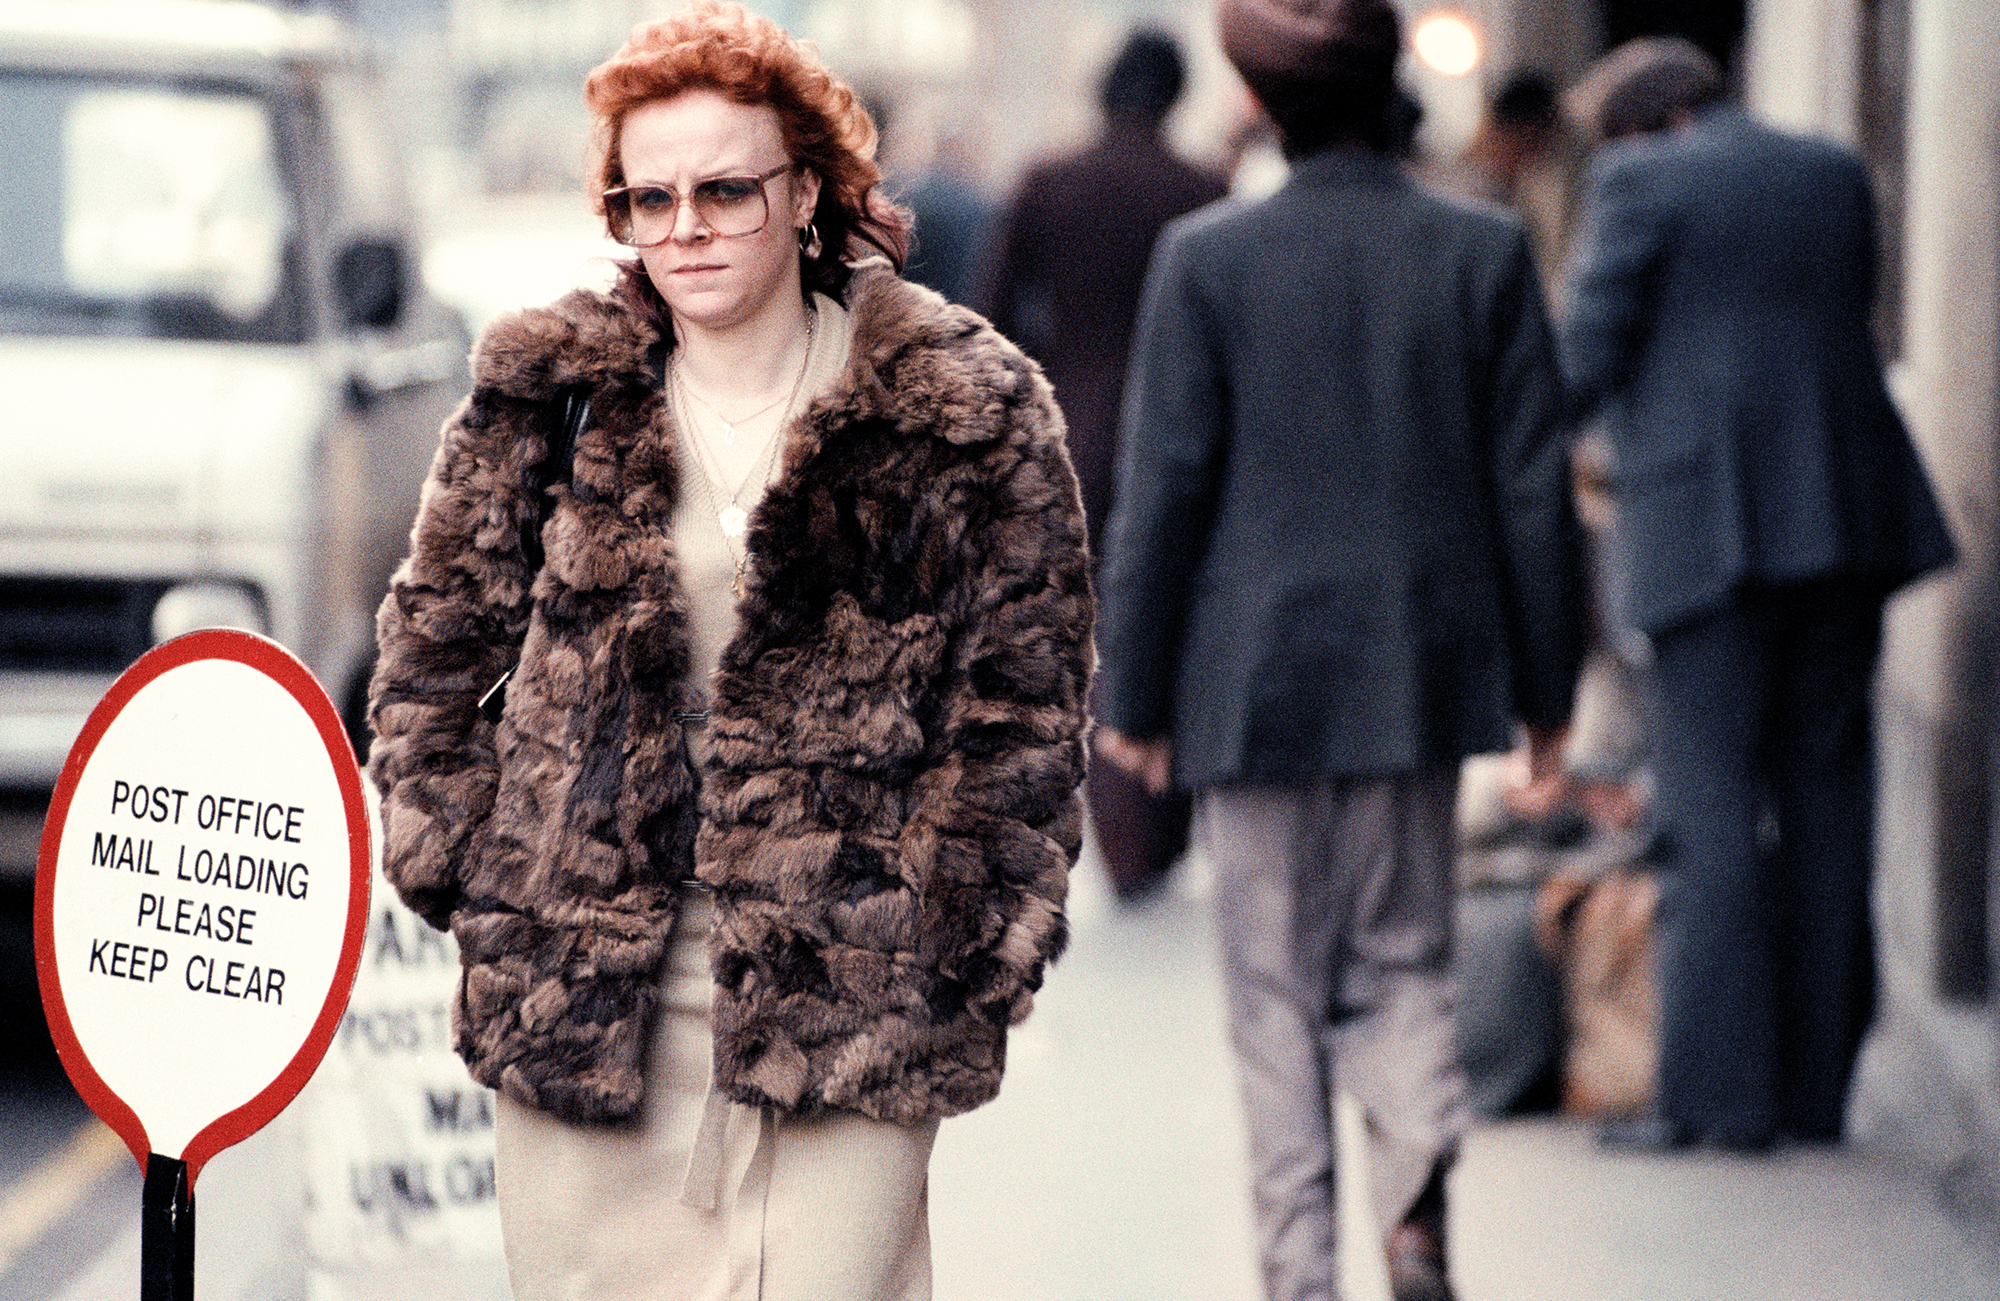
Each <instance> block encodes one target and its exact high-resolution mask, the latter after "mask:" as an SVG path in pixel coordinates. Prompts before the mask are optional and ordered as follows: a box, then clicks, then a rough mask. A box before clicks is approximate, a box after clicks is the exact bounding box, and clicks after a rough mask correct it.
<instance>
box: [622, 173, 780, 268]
mask: <svg viewBox="0 0 2000 1301" xmlns="http://www.w3.org/2000/svg"><path fill="white" fill-rule="evenodd" d="M798 166H799V164H798V162H797V161H796V160H791V161H787V162H782V163H779V164H778V165H777V166H776V167H773V168H772V169H771V170H770V171H768V172H765V173H763V174H762V175H757V174H754V173H742V174H732V175H729V176H710V177H708V178H706V179H704V180H699V181H696V182H695V183H694V184H693V185H692V186H690V187H688V193H687V194H685V195H682V194H677V193H675V191H674V187H673V186H671V185H619V186H615V187H613V188H612V189H609V190H606V191H604V193H603V194H601V195H599V196H598V197H599V198H600V199H602V200H603V202H604V205H605V218H604V219H605V223H606V224H607V225H608V226H614V227H615V225H616V223H615V222H613V221H612V219H611V203H612V201H613V200H614V199H616V198H619V197H622V196H626V195H630V194H633V193H635V192H636V191H639V190H661V191H664V192H665V193H667V194H669V195H672V196H673V200H674V215H673V217H672V218H671V219H670V220H669V221H668V223H667V233H666V234H665V235H663V236H661V237H660V238H659V239H656V240H654V241H653V242H652V243H650V244H640V243H636V242H634V241H631V240H623V239H618V232H617V231H616V230H615V229H613V230H612V231H611V232H610V234H611V238H612V239H614V240H617V242H618V243H620V244H623V245H624V246H625V247H626V248H658V247H659V246H660V245H662V244H665V243H666V242H668V241H669V240H671V239H672V238H673V237H674V226H675V225H677V224H679V222H680V219H681V207H682V205H686V207H687V210H688V211H689V212H691V213H693V214H694V219H695V221H697V222H699V223H700V225H701V228H702V229H703V230H706V231H707V232H708V233H709V235H710V236H711V237H713V238H715V239H748V238H749V237H750V236H752V235H756V234H761V233H762V232H763V230H764V228H765V227H767V226H769V225H770V224H771V194H770V191H768V190H766V189H765V188H764V187H765V186H767V185H769V184H770V183H771V182H772V181H774V180H776V179H777V178H778V177H779V176H782V175H783V174H784V173H786V172H790V171H796V170H798ZM718 181H755V182H756V183H757V193H758V194H759V195H760V196H762V198H763V200H764V220H762V221H760V222H758V223H757V225H756V226H755V227H754V228H753V229H750V230H739V231H734V232H731V233H729V234H726V235H725V234H724V233H723V232H721V231H719V230H717V229H716V228H715V227H714V226H713V225H712V224H711V223H710V222H709V220H708V218H707V217H704V216H703V215H702V213H701V210H700V209H699V208H697V207H695V206H694V191H696V190H699V189H700V188H701V187H702V186H704V185H714V184H715V183H717V182H718ZM626 225H627V229H630V228H631V227H632V225H633V223H632V222H631V220H630V218H629V217H628V219H627V223H626Z"/></svg>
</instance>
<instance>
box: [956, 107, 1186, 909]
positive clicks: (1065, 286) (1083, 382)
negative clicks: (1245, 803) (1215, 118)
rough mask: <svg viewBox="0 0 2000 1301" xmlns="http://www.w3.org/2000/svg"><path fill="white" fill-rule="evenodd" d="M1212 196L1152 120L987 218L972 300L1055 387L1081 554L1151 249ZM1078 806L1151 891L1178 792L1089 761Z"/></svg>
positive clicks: (1115, 876) (1179, 815)
mask: <svg viewBox="0 0 2000 1301" xmlns="http://www.w3.org/2000/svg"><path fill="white" fill-rule="evenodd" d="M1223 194H1224V189H1223V185H1222V182H1221V181H1220V180H1219V179H1217V178H1216V177H1213V176H1211V175H1209V174H1208V173H1206V172H1203V171H1199V170H1197V169H1196V168H1193V167H1190V166H1189V165H1188V164H1186V163H1184V162H1182V161H1181V160H1180V159H1178V158H1176V157H1174V155H1173V154H1172V153H1170V152H1168V150H1167V148H1166V146H1164V145H1163V144H1161V142H1160V139H1159V136H1158V133H1157V132H1156V131H1155V130H1154V127H1153V124H1152V123H1150V122H1148V121H1145V120H1142V119H1137V118H1114V119H1112V120H1111V121H1110V122H1109V123H1108V124H1107V126H1106V128H1105V131H1104V134H1103V135H1102V136H1101V137H1100V138H1099V139H1098V140H1097V141H1096V142H1095V143H1094V144H1092V145H1091V146H1090V147H1089V148H1088V149H1085V150H1082V151H1081V152H1078V153H1074V154H1068V155H1065V156H1062V157H1059V158H1054V159H1051V160H1049V161H1047V162H1044V163H1041V164H1040V165H1038V166H1036V167H1034V168H1031V169H1030V170H1029V172H1028V174H1027V176H1026V177H1025V178H1023V180H1022V182H1021V185H1020V187H1019V189H1018V190H1017V191H1016V193H1015V196H1014V198H1013V201H1012V202H1011V203H1010V204H1009V205H1008V207H1007V210H1006V212H1005V213H1004V215H1003V216H1002V218H1001V220H1000V223H999V228H998V234H997V237H996V239H995V244H994V250H993V253H992V256H991V259H990V261H989V263H988V266H987V268H986V272H985V276H984V280H983V283H982V286H981V288H980V290H979V291H978V292H977V293H976V294H975V295H974V298H973V302H974V305H975V306H977V307H978V308H979V309H980V310H981V311H983V312H985V313H986V315H987V316H988V317H990V318H991V319H992V321H993V323H994V324H995V325H996V326H998V327H999V329H1000V331H1001V333H1003V334H1005V335H1007V336H1008V337H1009V338H1011V339H1013V340H1014V341H1015V342H1017V343H1019V344H1020V345H1021V346H1022V347H1023V348H1024V349H1025V350H1026V351H1027V352H1028V354H1029V355H1030V356H1032V357H1034V358H1035V360H1037V361H1039V362H1041V364H1042V366H1043V368H1044V369H1045V370H1046V371H1047V373H1048V377H1049V382H1050V383H1051V384H1053V385H1054V386H1055V391H1056V401H1057V402H1059V403H1061V405H1062V409H1063V419H1064V422H1065V423H1066V425H1067V427H1068V440H1069V453H1070V460H1071V462H1072V463H1073V464H1074V465H1075V466H1076V474H1077V481H1078V485H1079V487H1080V488H1081V489H1082V492H1083V507H1084V518H1085V521H1086V523H1087V525H1088V527H1089V529H1090V541H1091V548H1092V554H1098V553H1099V551H1098V549H1099V548H1100V547H1101V546H1102V543H1103V534H1104V521H1105V518H1106V517H1107V516H1108V514H1109V513H1110V510H1111V494H1112V474H1113V467H1114V465H1115V463H1116V459H1117V451H1118V410H1119V404H1120V401H1121V399H1122V397H1123V395H1124V390H1125V367H1126V361H1127V357H1128V354H1129V353H1130V351H1131V346H1132V322H1133V318H1134V317H1135V316H1136V315H1137V314H1138V311H1139V295H1140V293H1141V291H1142V290H1143V288H1144V286H1145V279H1146V264H1147V260H1148V259H1149V258H1150V257H1151V256H1152V252H1153V242H1154V241H1155V240H1156V239H1157V238H1158V237H1159V234H1160V230H1161V228H1162V227H1164V226H1165V225H1166V224H1167V223H1168V222H1169V221H1171V220H1173V219H1174V218H1175V217H1178V216H1181V215H1182V214H1184V213H1188V212H1192V211H1193V210H1195V209H1196V208H1199V207H1201V206H1202V205H1203V204H1206V203H1211V202H1213V201H1215V200H1216V199H1219V198H1221V197H1222V196H1223ZM1089 798H1090V811H1091V820H1092V822H1093V824H1094V825H1095V827H1096V830H1097V843H1098V848H1099V850H1100V852H1101V853H1102V855H1103V858H1104V862H1105V867H1106V869H1107V870H1108V871H1109V873H1110V876H1111V880H1112V884H1113V886H1114V887H1115V888H1116V889H1117V890H1118V891H1119V893H1120V894H1127V895H1129V894H1136V893H1138V892H1141V891H1143V890H1145V889H1146V888H1148V887H1149V886H1151V885H1152V884H1153V883H1154V882H1156V881H1157V880H1159V878H1160V877H1161V876H1162V875H1163V874H1164V873H1165V872H1166V871H1167V869H1168V868H1170V867H1172V866H1173V863H1174V860H1175V859H1177V858H1178V857H1179V856H1180V853H1181V851H1182V849H1183V848H1185V847H1186V844H1187V822H1188V802H1187V797H1186V796H1185V795H1184V794H1173V795H1167V796H1164V797H1157V798H1156V797H1153V796H1149V795H1148V794H1147V793H1146V790H1145V788H1144V787H1143V786H1141V785H1140V784H1139V782H1138V780H1137V779H1136V778H1134V777H1132V776H1131V775H1130V774H1128V773H1125V772H1122V771H1120V770H1119V769H1118V768H1116V767H1113V766H1112V765H1110V764H1093V765H1092V766H1091V769H1090V777H1089Z"/></svg>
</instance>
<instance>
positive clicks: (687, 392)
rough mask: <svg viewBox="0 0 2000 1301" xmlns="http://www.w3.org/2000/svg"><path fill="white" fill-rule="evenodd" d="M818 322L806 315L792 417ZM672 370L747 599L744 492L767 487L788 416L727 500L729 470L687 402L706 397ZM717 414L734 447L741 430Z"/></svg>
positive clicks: (678, 403)
mask: <svg viewBox="0 0 2000 1301" xmlns="http://www.w3.org/2000/svg"><path fill="white" fill-rule="evenodd" d="M818 324H819V311H818V309H816V308H813V309H809V310H808V311H807V313H806V355H805V357H804V358H803V359H802V360H801V361H800V362H799V373H798V375H797V376H796V377H794V378H793V380H792V389H791V392H790V393H788V394H787V395H786V396H785V397H784V398H783V399H781V400H782V401H783V402H784V403H785V411H786V413H787V414H789V413H790V411H791V409H792V406H793V405H794V404H795V403H797V402H798V399H799V390H800V389H801V388H803V387H804V386H805V381H806V371H807V370H809V369H811V367H812V351H813V338H814V335H815V334H816V332H817V326H818ZM669 369H670V371H671V375H670V386H669V387H670V393H671V395H672V401H673V404H674V414H675V416H676V417H677V418H678V423H679V424H680V426H681V428H682V429H684V430H686V431H687V441H688V442H689V443H690V444H692V445H693V447H694V452H695V458H696V460H698V461H699V462H700V463H701V464H700V465H699V467H698V469H699V471H700V474H699V478H700V483H701V494H702V496H703V497H704V498H706V499H707V501H708V506H709V511H710V513H711V515H712V516H713V518H714V520H715V524H716V528H717V529H718V530H719V531H720V532H721V534H722V545H723V550H724V551H725V552H726V553H727V554H728V556H729V558H730V560H731V561H732V562H734V565H735V568H736V579H735V581H734V582H733V583H731V584H730V590H731V591H733V592H734V593H735V594H736V596H737V599H739V600H741V599H742V597H743V595H744V592H745V590H746V589H745V578H746V574H745V571H746V570H747V569H748V568H749V564H750V549H749V547H748V546H747V545H746V546H744V547H743V548H742V550H741V551H739V550H738V549H737V545H738V543H740V542H742V540H743V536H744V534H745V533H747V532H749V529H750V512H749V511H748V510H746V509H744V507H743V504H742V500H741V499H742V496H743V492H744V489H746V488H748V487H750V485H752V484H756V485H758V487H759V488H761V487H762V486H763V485H764V484H765V483H766V482H768V481H769V480H770V477H771V466H772V463H773V462H774V461H775V460H776V459H777V449H778V445H779V443H780V442H782V441H783V440H782V438H781V437H780V435H781V434H782V432H783V430H784V426H785V421H784V418H783V417H780V418H779V420H778V427H777V428H775V429H773V430H772V431H771V433H770V435H769V437H768V438H766V439H765V442H764V450H763V451H762V452H761V453H759V455H758V457H757V459H756V461H755V462H754V463H753V464H752V465H751V467H750V469H749V472H748V473H746V474H745V475H744V476H743V480H742V482H740V483H738V484H737V485H736V488H735V491H733V492H730V494H729V498H728V500H727V501H724V500H722V499H721V498H720V497H719V496H718V494H719V493H720V492H722V491H723V490H725V489H727V488H728V486H729V483H728V480H729V476H728V472H727V471H726V470H724V469H723V466H722V458H721V457H719V456H717V455H716V452H715V449H714V448H713V447H711V446H710V445H709V443H708V440H707V437H706V436H705V435H704V434H703V432H702V429H701V426H700V424H699V422H697V421H696V420H695V419H694V418H693V415H692V413H691V412H690V411H689V410H688V407H687V404H686V403H685V402H684V401H683V400H682V399H683V398H684V397H686V398H694V399H695V401H697V402H699V401H701V399H700V398H698V397H695V393H694V390H692V389H690V388H689V387H688V386H687V382H686V381H685V380H683V379H682V378H681V374H680V367H679V366H678V365H670V368H669ZM703 405H704V406H706V405H707V404H706V403H703ZM777 405H778V404H777V403H776V402H773V403H770V404H769V405H767V406H765V407H764V408H763V410H761V411H758V412H756V413H754V414H753V415H749V416H745V417H743V419H744V420H745V421H749V420H754V419H755V418H756V417H757V416H759V415H762V414H763V413H764V412H765V411H769V410H770V409H771V408H772V407H775V406H777ZM709 410H710V411H715V408H714V407H709ZM715 414H716V419H718V420H722V423H723V425H724V427H725V428H726V429H727V430H728V433H727V435H725V441H726V442H729V443H732V444H733V442H734V440H735V432H736V430H735V427H734V426H733V425H731V424H730V422H729V421H728V420H724V419H723V418H722V414H721V413H720V412H716V413H715Z"/></svg>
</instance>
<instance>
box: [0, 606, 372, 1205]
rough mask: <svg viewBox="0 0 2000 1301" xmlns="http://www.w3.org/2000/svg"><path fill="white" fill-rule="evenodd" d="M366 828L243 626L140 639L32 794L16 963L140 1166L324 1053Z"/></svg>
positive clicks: (336, 747)
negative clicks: (38, 810)
mask: <svg viewBox="0 0 2000 1301" xmlns="http://www.w3.org/2000/svg"><path fill="white" fill-rule="evenodd" d="M372 847H373V837H372V835H371V833H370V823H369V814H368V808H367V804H366V802H365V800H364V797H363V793H362V786H361V774H360V771H359V769H358V768H357V767H356V765H355V762H354V757H353V753H352V751H351V750H350V749H349V747H348V743H347V738H346V734H345V733H344V732H343V730H342V728H341V724H340V718H339V715H338V713H337V712H336V711H335V709H334V707H333V703H332V702H331V701H330V700H329V699H328V698H327V695H326V692H325V690H324V689H323V688H321V686H320V685H319V683H318V681H317V680H315V679H314V678H313V676H312V674H311V672H310V671H308V670H307V668H306V667H305V665H304V664H302V663H301V662H300V661H299V660H298V659H297V658H296V657H294V656H293V655H292V653H291V652H290V651H288V650H286V649H285V648H284V647H282V646H280V645H278V644H277V643H276V642H274V641H270V640H268V639H267V638H263V637H258V636H255V635H253V634H251V633H246V632H233V631H222V630H209V631H204V632H196V633H190V634H188V635H187V636H185V637H180V638H176V639H175V640H173V641H170V642H167V643H165V644H164V645H161V646H158V647H155V648H154V649H153V650H152V651H150V652H148V653H147V654H146V655H145V656H143V657H142V658H141V659H140V660H139V661H138V662H137V663H136V664H134V665H133V666H132V667H131V668H130V669H128V670H126V672H125V673H124V675H123V676H121V677H120V678H119V679H118V681H117V682H116V683H115V684H114V685H113V686H112V688H111V690H110V691H109V692H108V693H106V695H105V697H104V699H103V700H102V701H100V702H99V703H98V706H97V708H96V709H95V710H94V711H93V712H92V713H91V715H90V720H89V722H88V723H86V724H85V726H84V729H83V733H82V734H81V735H80V736H79V737H78V738H77V741H76V744H75V746H73V747H72V748H71V750H70V754H69V760H68V762H67V763H66V764H65V765H64V766H63V772H62V777H61V780H60V781H59V782H58V783H57V786H56V790H55V794H54V796H53V798H52V799H51V800H50V802H49V813H48V819H47V821H46V823H45V824H44V826H43V829H42V846H41V858H40V860H39V863H38V865H37V867H36V878H35V963H36V967H37V970H38V973H39V976H40V981H41V987H42V1002H43V1005H44V1007H45V1009H46V1010H47V1014H48V1022H49V1031H50V1034H51V1036H52V1037H53V1038H54V1040H55V1043H56V1048H57V1050H58V1052H59V1053H60V1055H61V1057H62V1062H63V1066H64V1068H65V1069H66V1070H68V1072H69V1075H70V1079H71V1080H72V1081H73V1082H74V1083H75V1084H76V1087H77V1091H78V1092H79V1093H81V1094H82V1095H83V1098H84V1100H85V1101H86V1102H88V1103H89V1104H90V1107H91V1109H92V1110H93V1111H95V1112H96V1113H97V1114H98V1116H99V1117H101V1118H102V1119H103V1120H104V1122H105V1123H106V1124H107V1125H109V1126H110V1127H111V1128H112V1129H114V1130H116V1131H117V1132H118V1134H119V1136H120V1137H122V1138H123V1139H124V1140H125V1142H126V1144H127V1146H129V1147H130V1148H131V1149H132V1152H133V1155H134V1156H136V1157H138V1159H139V1164H140V1166H141V1167H142V1168H143V1167H144V1166H145V1165H146V1159H147V1155H148V1153H154V1152H157V1153H159V1154H161V1155H163V1156H169V1157H175V1158H178V1159H179V1160H181V1161H184V1162H186V1163H187V1165H188V1172H189V1179H190V1180H192V1178H193V1177H194V1175H195V1174H196V1173H197V1172H198V1171H199V1170H200V1168H201V1165H202V1163H203V1162H205V1161H206V1160H207V1159H208V1158H209V1157H211V1156H213V1155H214V1154H215V1153H216V1152H218V1151H220V1150H221V1149H223V1148H225V1147H227V1146H229V1145H230V1144H232V1143H236V1142H239V1141H241V1140H242V1139H244V1138H247V1137H249V1136H250V1135H251V1134H253V1133H255V1132H256V1131H257V1130H258V1129H260V1128H261V1127H263V1126H264V1125H265V1124H266V1123H268V1122H269V1121H270V1120H271V1119H272V1118H273V1117H275V1116H276V1115H277V1114H278V1113H279V1112H280V1111H282V1110H284V1108H285V1105H286V1104H287V1103H289V1102H290V1101H291V1100H292V1098H293V1097H295V1096H296V1095H297V1094H298V1091H299V1090H300V1089H301V1088H302V1087H304V1085H305V1082H306V1080H307V1079H308V1078H310V1077H311V1075H312V1073H313V1070H314V1069H315V1068H316V1067H317V1066H318V1065H319V1062H320V1059H321V1057H323V1056H324V1055H325V1053H326V1049H327V1045H328V1044H329V1043H330V1042H331V1041H332V1038H333V1033H334V1030H335V1028H336V1027H337V1026H338V1024H339V1021H340V1017H341V1013H342V1011H343V1009H344V1008H345V1007H346V1005H347V996H348V993H349V991H350V990H351V989H352V988H353V984H354V975H355V971H356V969H357V967H358V966H359V963H360V959H361V949H362V942H363V938H364V934H365V931H366V927H367V920H368V883H369V869H370V863H371V852H372Z"/></svg>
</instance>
